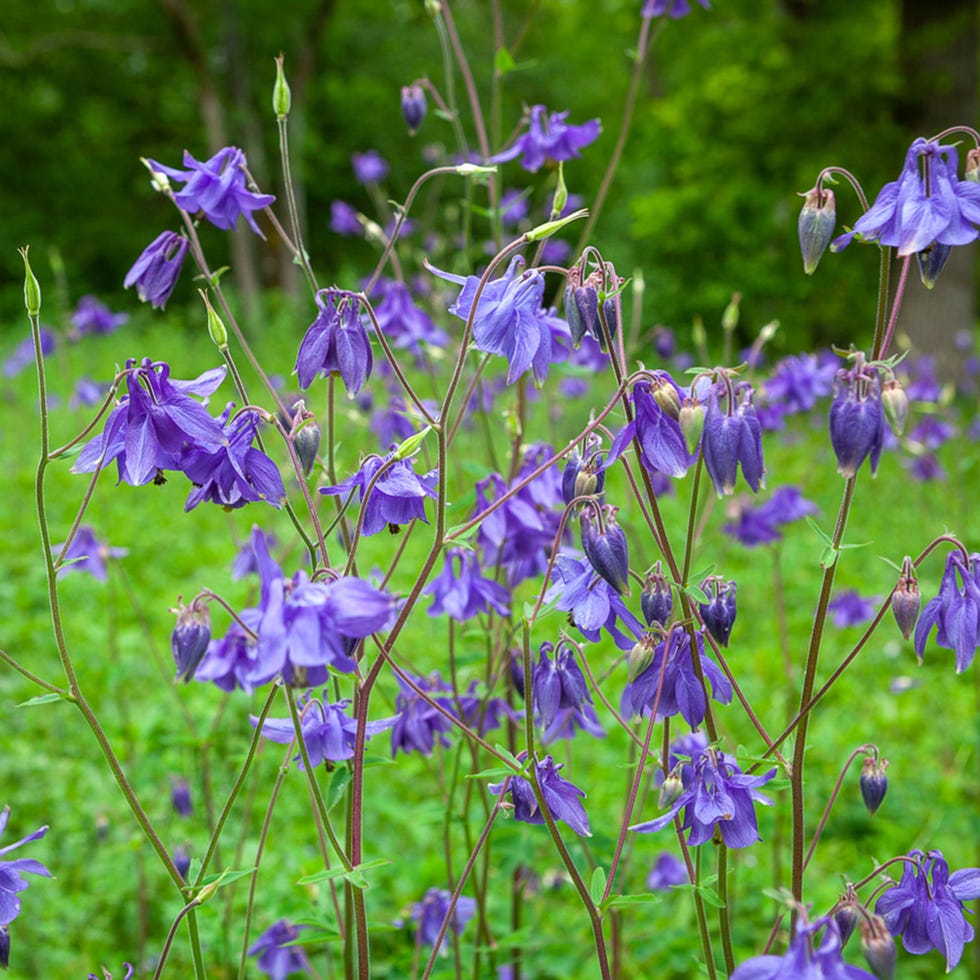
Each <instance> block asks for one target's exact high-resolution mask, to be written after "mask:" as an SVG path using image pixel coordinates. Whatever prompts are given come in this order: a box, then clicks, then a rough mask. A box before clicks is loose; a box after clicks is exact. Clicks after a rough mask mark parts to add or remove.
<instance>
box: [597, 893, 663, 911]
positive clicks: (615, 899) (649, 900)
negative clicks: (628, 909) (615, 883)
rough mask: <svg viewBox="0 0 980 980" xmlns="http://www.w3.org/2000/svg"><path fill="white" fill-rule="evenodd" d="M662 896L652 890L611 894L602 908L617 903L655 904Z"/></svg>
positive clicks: (612, 906) (608, 907)
mask: <svg viewBox="0 0 980 980" xmlns="http://www.w3.org/2000/svg"><path fill="white" fill-rule="evenodd" d="M662 901H663V898H662V897H661V896H660V895H657V894H656V893H654V892H640V893H638V894H636V895H611V896H610V897H609V899H608V901H607V902H606V904H605V905H604V906H603V908H607V909H610V908H615V907H616V906H617V905H657V904H658V903H659V902H662Z"/></svg>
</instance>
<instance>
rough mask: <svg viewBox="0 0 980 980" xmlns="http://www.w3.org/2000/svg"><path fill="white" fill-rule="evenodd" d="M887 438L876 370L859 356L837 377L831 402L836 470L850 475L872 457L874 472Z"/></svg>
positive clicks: (831, 428) (872, 472) (831, 434)
mask: <svg viewBox="0 0 980 980" xmlns="http://www.w3.org/2000/svg"><path fill="white" fill-rule="evenodd" d="M884 439H885V413H884V410H883V408H882V406H881V381H880V379H879V377H878V372H877V370H875V369H873V368H871V369H865V366H864V364H863V363H862V361H861V359H860V357H859V358H858V360H857V362H856V363H855V365H854V367H852V368H851V369H849V370H844V369H841V370H840V371H838V372H837V378H836V380H835V381H834V400H833V402H832V403H831V405H830V441H831V444H832V445H833V447H834V452H835V453H836V454H837V472H838V473H840V474H841V476H843V477H846V478H850V477H852V476H854V474H855V473H857V471H858V469H859V468H860V466H861V464H862V463H863V462H864V460H865V459H866V458H869V457H870V461H871V462H870V465H871V474H872V476H873V475H874V473H875V472H876V470H877V469H878V460H879V459H880V457H881V449H882V446H883V445H884Z"/></svg>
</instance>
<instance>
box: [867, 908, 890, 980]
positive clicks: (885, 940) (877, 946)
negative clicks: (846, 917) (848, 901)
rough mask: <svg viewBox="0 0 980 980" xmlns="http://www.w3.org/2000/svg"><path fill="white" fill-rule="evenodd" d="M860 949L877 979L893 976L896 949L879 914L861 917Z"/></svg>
mask: <svg viewBox="0 0 980 980" xmlns="http://www.w3.org/2000/svg"><path fill="white" fill-rule="evenodd" d="M861 951H862V952H863V953H864V958H865V959H866V960H867V961H868V966H870V967H871V972H872V973H873V974H874V975H875V976H876V977H877V978H878V980H892V978H893V977H894V976H895V960H896V957H897V950H896V948H895V940H894V939H892V936H891V933H890V932H889V931H888V927H887V926H886V925H885V920H884V919H883V918H882V917H881V916H880V915H875V916H872V917H871V918H870V919H866V918H863V917H862V919H861Z"/></svg>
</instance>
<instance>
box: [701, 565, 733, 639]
mask: <svg viewBox="0 0 980 980" xmlns="http://www.w3.org/2000/svg"><path fill="white" fill-rule="evenodd" d="M736 590H737V586H736V584H735V583H734V582H732V581H727V582H726V581H725V579H724V578H722V577H721V576H720V575H709V576H708V577H707V578H706V579H705V580H704V581H703V582H702V583H701V591H702V592H704V593H705V595H707V597H708V601H707V602H700V603H698V611H699V612H700V613H701V619H702V621H703V622H704V626H705V629H706V630H707V631H708V632H709V633H710V634H711V635H712V636H713V637H714V639H715V643H717V644H718V646H722V647H727V646H728V639H729V637H730V636H731V635H732V627H733V626H734V625H735V616H736V615H737V614H738V609H737V607H736V604H735V593H736Z"/></svg>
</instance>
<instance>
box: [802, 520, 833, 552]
mask: <svg viewBox="0 0 980 980" xmlns="http://www.w3.org/2000/svg"><path fill="white" fill-rule="evenodd" d="M804 520H805V521H806V522H807V524H809V525H810V530H811V531H813V533H814V534H816V536H817V537H818V538H820V540H821V541H822V542H823V543H824V544H825V545H826V546H827V547H828V548H833V547H834V539H833V538H832V537H830V535H829V534H827V532H826V531H825V530H824V529H823V528H822V527H821V526H820V525H819V524H818V523H817V522H816V521H815V520H814V519H813V518H812V517H805V518H804Z"/></svg>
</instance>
